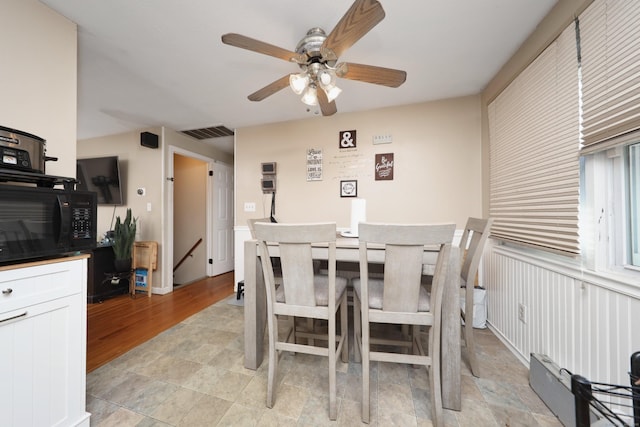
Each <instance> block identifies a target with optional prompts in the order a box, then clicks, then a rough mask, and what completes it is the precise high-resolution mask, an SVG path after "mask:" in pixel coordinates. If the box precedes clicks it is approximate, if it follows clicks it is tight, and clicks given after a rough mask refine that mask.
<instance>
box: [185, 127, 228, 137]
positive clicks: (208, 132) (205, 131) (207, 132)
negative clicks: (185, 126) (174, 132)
mask: <svg viewBox="0 0 640 427" xmlns="http://www.w3.org/2000/svg"><path fill="white" fill-rule="evenodd" d="M181 132H182V133H184V134H185V135H189V136H190V137H192V138H195V139H210V138H220V137H223V136H233V131H232V130H231V129H229V128H227V127H225V126H213V127H208V128H201V129H191V130H183V131H181Z"/></svg>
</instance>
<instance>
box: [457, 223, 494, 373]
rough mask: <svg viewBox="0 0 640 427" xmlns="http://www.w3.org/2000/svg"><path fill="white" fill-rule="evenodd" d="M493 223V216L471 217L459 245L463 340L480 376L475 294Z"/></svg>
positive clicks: (470, 362) (471, 362)
mask: <svg viewBox="0 0 640 427" xmlns="http://www.w3.org/2000/svg"><path fill="white" fill-rule="evenodd" d="M492 224H493V218H488V219H482V218H473V217H469V219H468V220H467V224H466V225H465V227H464V231H463V232H462V238H461V239H460V245H459V247H460V251H461V258H462V265H461V268H460V288H461V299H462V298H464V309H462V308H461V309H460V316H461V318H462V320H463V322H464V327H463V329H462V342H463V344H464V345H465V347H466V348H467V357H468V358H469V365H470V368H471V373H472V374H473V375H474V376H475V377H479V376H480V370H479V366H478V360H477V358H476V349H475V339H474V337H473V310H474V308H473V294H474V289H475V285H476V275H477V273H478V266H479V265H480V259H481V258H482V253H483V252H484V247H485V244H486V243H487V239H488V237H489V231H490V230H491V225H492Z"/></svg>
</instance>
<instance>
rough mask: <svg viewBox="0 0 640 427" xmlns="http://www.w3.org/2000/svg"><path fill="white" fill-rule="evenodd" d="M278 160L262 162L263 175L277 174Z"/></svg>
mask: <svg viewBox="0 0 640 427" xmlns="http://www.w3.org/2000/svg"><path fill="white" fill-rule="evenodd" d="M275 174H276V162H267V163H262V175H275Z"/></svg>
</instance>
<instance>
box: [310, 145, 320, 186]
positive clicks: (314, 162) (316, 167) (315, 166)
mask: <svg viewBox="0 0 640 427" xmlns="http://www.w3.org/2000/svg"><path fill="white" fill-rule="evenodd" d="M307 181H322V148H309V149H308V150H307Z"/></svg>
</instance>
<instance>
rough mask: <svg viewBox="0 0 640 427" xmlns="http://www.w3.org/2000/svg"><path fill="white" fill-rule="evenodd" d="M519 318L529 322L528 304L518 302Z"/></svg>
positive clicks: (523, 321)
mask: <svg viewBox="0 0 640 427" xmlns="http://www.w3.org/2000/svg"><path fill="white" fill-rule="evenodd" d="M518 319H520V321H521V322H522V323H524V324H526V323H527V306H526V305H524V304H522V303H520V304H518Z"/></svg>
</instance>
